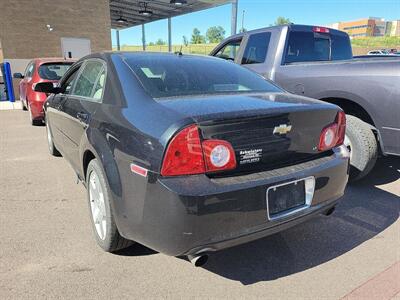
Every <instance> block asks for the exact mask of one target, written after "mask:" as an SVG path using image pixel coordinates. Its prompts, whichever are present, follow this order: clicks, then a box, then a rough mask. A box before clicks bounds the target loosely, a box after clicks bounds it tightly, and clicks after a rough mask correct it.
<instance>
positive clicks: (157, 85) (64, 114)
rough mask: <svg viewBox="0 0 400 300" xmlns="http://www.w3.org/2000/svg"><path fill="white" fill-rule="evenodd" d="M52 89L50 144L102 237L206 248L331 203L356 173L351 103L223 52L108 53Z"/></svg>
mask: <svg viewBox="0 0 400 300" xmlns="http://www.w3.org/2000/svg"><path fill="white" fill-rule="evenodd" d="M35 89H36V90H37V91H42V92H47V93H52V95H50V96H49V98H48V99H47V102H46V103H45V120H46V125H47V137H48V144H49V149H50V152H51V154H53V155H60V154H61V155H62V156H64V157H65V158H66V160H67V161H68V162H69V163H70V164H71V165H72V167H73V169H74V170H75V172H76V174H77V176H78V178H79V179H80V180H81V181H82V182H83V183H84V185H85V186H86V188H87V197H88V202H89V207H90V216H91V221H92V224H93V228H94V233H95V237H96V240H97V242H98V244H99V245H100V246H101V247H102V248H103V249H104V250H105V251H110V252H114V251H117V250H119V249H122V248H125V247H127V246H129V245H130V244H131V243H132V241H136V242H139V243H141V244H144V245H146V246H148V247H149V248H152V249H155V250H157V251H159V252H163V253H166V254H168V255H173V256H181V255H187V256H189V258H190V260H191V261H192V262H193V263H194V264H195V265H201V264H202V263H204V262H205V260H206V257H207V256H206V255H207V254H208V253H210V252H213V251H217V250H220V249H224V248H227V247H231V246H234V245H238V244H241V243H245V242H248V241H251V240H254V239H258V238H261V237H264V236H267V235H269V234H272V233H276V232H278V231H281V230H284V229H286V228H288V227H290V226H294V225H297V224H299V223H301V222H303V221H305V220H307V219H309V218H310V217H312V216H314V215H316V214H319V213H325V214H330V213H331V212H332V211H333V209H334V206H335V204H336V203H337V201H338V199H339V198H340V197H341V196H342V195H343V193H344V189H345V187H346V183H347V179H348V157H349V155H348V151H347V148H346V147H344V146H342V144H343V138H344V133H345V116H344V114H343V112H342V111H341V110H340V109H339V108H338V107H337V106H334V105H331V104H327V103H323V102H320V101H317V100H313V99H309V98H305V97H300V96H295V95H292V94H289V93H287V92H285V91H283V90H282V89H280V88H279V87H277V86H276V85H274V84H273V83H271V82H269V81H267V80H265V79H264V78H263V77H261V76H259V75H257V74H255V73H253V72H251V71H249V70H247V69H244V68H242V67H240V66H237V65H235V64H233V63H230V62H226V61H223V60H220V59H217V58H211V57H201V56H190V55H181V54H176V55H175V54H160V53H124V52H121V53H101V54H93V55H90V56H87V57H85V58H83V59H81V60H80V61H78V62H77V63H75V64H74V65H73V66H72V67H71V68H70V69H69V71H68V72H67V73H66V74H65V76H64V77H63V78H62V80H61V82H60V84H59V86H58V87H53V86H52V84H48V83H40V84H37V85H36V87H35Z"/></svg>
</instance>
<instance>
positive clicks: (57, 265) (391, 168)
mask: <svg viewBox="0 0 400 300" xmlns="http://www.w3.org/2000/svg"><path fill="white" fill-rule="evenodd" d="M45 132H46V129H45V127H43V126H38V127H33V126H31V125H29V117H28V113H27V112H23V111H15V110H14V111H0V299H14V298H21V299H37V298H41V299H42V298H51V299H56V298H67V299H126V298H131V299H133V298H139V297H140V298H144V299H147V298H174V299H176V298H193V297H194V298H218V299H225V298H230V299H239V298H240V299H243V298H251V299H254V298H263V299H340V298H343V297H346V298H348V299H356V298H358V299H375V298H376V297H378V298H379V299H390V298H392V297H395V298H396V299H398V298H399V297H400V294H398V293H399V291H400V264H398V263H397V264H396V262H398V261H399V260H400V222H399V219H398V218H399V212H400V157H389V158H382V159H380V160H379V161H378V164H377V166H376V168H375V169H374V170H373V172H372V173H371V174H370V176H368V178H366V179H365V180H363V181H361V182H359V183H357V184H354V185H351V186H349V187H348V188H347V190H346V194H345V196H344V197H343V199H342V201H341V202H340V204H339V205H338V207H337V210H336V211H335V213H334V214H333V215H331V216H330V217H326V216H319V217H317V218H315V219H313V220H311V221H309V222H307V223H305V224H302V225H300V226H297V227H295V228H291V229H289V230H287V231H285V232H282V233H279V234H276V235H273V236H270V237H267V238H264V239H261V240H258V241H255V242H252V243H249V244H245V245H241V246H238V247H234V248H230V249H227V250H224V251H221V252H218V253H215V254H213V255H211V256H210V258H209V262H208V263H207V264H206V265H205V266H204V267H202V268H194V267H193V266H192V265H191V264H190V263H189V262H188V261H186V260H185V259H181V258H175V257H169V256H166V255H163V254H160V253H156V252H154V251H152V250H150V249H148V248H146V247H144V246H141V245H138V244H136V245H133V246H131V247H130V248H128V249H126V250H124V251H121V252H119V253H118V254H109V253H104V252H103V251H102V250H101V249H100V248H99V247H98V246H97V245H96V244H95V241H94V238H93V233H92V230H91V227H90V223H89V211H88V205H87V202H86V193H85V190H84V187H83V186H82V185H81V184H76V182H75V180H76V177H75V175H74V172H73V170H72V168H71V167H70V166H69V165H68V163H67V162H66V161H65V160H64V159H63V158H55V157H52V156H50V155H49V153H48V150H47V142H46V134H45ZM388 278H389V279H390V280H389V279H388ZM368 288H369V289H370V290H373V291H375V292H376V293H370V292H368V291H369V290H368ZM396 294H397V296H396ZM360 295H361V296H360ZM363 295H364V296H363ZM377 295H378V296H377ZM365 297H367V298H365Z"/></svg>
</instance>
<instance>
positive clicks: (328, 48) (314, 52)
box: [285, 31, 353, 63]
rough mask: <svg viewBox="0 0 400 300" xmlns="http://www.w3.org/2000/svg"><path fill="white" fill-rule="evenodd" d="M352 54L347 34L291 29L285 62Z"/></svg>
mask: <svg viewBox="0 0 400 300" xmlns="http://www.w3.org/2000/svg"><path fill="white" fill-rule="evenodd" d="M352 56H353V55H352V53H351V47H350V42H349V39H348V37H347V36H342V35H336V34H322V33H314V32H305V31H291V32H290V33H289V39H288V43H287V47H286V53H285V63H293V62H307V61H329V60H343V59H350V58H352Z"/></svg>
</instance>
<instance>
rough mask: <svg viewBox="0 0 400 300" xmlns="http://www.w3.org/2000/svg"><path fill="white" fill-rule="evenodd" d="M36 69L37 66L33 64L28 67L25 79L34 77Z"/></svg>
mask: <svg viewBox="0 0 400 300" xmlns="http://www.w3.org/2000/svg"><path fill="white" fill-rule="evenodd" d="M34 69H35V64H34V63H33V62H32V63H30V64H29V65H28V67H27V68H26V70H25V77H28V78H30V77H32V75H33V70H34Z"/></svg>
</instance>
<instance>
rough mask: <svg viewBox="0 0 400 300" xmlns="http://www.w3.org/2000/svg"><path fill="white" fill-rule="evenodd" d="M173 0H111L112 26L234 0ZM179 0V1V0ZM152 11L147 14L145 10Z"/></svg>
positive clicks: (171, 15) (136, 23)
mask: <svg viewBox="0 0 400 300" xmlns="http://www.w3.org/2000/svg"><path fill="white" fill-rule="evenodd" d="M173 2H174V1H171V0H146V1H143V0H110V16H111V28H113V29H124V28H128V27H132V26H137V25H142V24H146V23H149V22H153V21H157V20H161V19H167V18H171V17H175V16H180V15H183V14H187V13H192V12H195V11H200V10H204V9H207V8H212V7H216V6H220V5H224V4H227V3H232V2H234V1H232V0H186V1H182V2H186V3H183V4H182V5H176V4H173ZM177 2H179V1H177ZM146 11H147V12H148V11H150V12H151V15H146V13H143V12H146Z"/></svg>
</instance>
